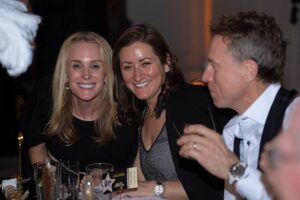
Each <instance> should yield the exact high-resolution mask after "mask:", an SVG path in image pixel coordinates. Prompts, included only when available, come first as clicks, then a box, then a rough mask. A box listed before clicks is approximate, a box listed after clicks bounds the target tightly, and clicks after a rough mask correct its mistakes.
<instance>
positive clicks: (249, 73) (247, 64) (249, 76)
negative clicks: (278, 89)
mask: <svg viewBox="0 0 300 200" xmlns="http://www.w3.org/2000/svg"><path fill="white" fill-rule="evenodd" d="M257 73H258V64H257V63H256V62H255V61H254V60H252V59H247V60H244V61H243V62H242V74H243V77H244V78H245V80H246V81H251V80H254V79H256V77H257Z"/></svg>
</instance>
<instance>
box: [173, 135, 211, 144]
mask: <svg viewBox="0 0 300 200" xmlns="http://www.w3.org/2000/svg"><path fill="white" fill-rule="evenodd" d="M194 143H197V144H198V145H201V146H203V147H207V146H208V145H209V141H208V139H207V138H205V137H202V136H199V135H195V134H190V135H184V136H182V137H180V138H179V139H178V140H177V144H178V145H179V146H184V145H187V144H188V145H189V146H191V147H192V146H193V144H194Z"/></svg>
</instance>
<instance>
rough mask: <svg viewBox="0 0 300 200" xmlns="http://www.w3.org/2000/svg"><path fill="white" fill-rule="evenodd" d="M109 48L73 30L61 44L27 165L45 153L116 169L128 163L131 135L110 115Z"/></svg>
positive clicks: (127, 127)
mask: <svg viewBox="0 0 300 200" xmlns="http://www.w3.org/2000/svg"><path fill="white" fill-rule="evenodd" d="M111 57H112V49H111V47H110V45H109V44H108V43H107V41H106V40H105V39H104V38H102V37H101V36H100V35H98V34H96V33H93V32H77V33H74V34H72V35H71V36H70V37H68V38H67V39H66V40H65V42H64V43H63V45H62V47H61V49H60V52H59V55H58V59H57V63H56V66H55V72H54V76H53V81H52V110H51V116H50V120H49V122H48V124H47V127H45V135H44V137H42V138H43V140H41V141H40V143H39V144H37V145H35V146H33V147H31V148H30V149H29V154H30V158H31V163H35V162H39V161H42V160H44V159H45V158H46V157H50V158H51V159H54V160H68V161H72V160H74V161H79V163H80V168H81V170H84V168H85V166H86V165H87V164H89V163H95V162H109V163H112V164H113V165H114V166H115V167H116V168H123V167H128V166H130V165H131V164H132V162H133V158H132V157H133V156H132V155H134V151H135V146H136V144H137V142H136V141H137V139H136V136H137V133H136V129H134V128H133V127H132V126H130V125H129V124H124V123H123V124H121V123H119V122H118V120H117V117H116V105H115V102H114V99H113V82H114V76H113V72H112V66H111V65H112V63H111V62H112V61H111V59H112V58H111Z"/></svg>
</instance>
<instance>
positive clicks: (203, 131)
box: [183, 124, 220, 138]
mask: <svg viewBox="0 0 300 200" xmlns="http://www.w3.org/2000/svg"><path fill="white" fill-rule="evenodd" d="M183 132H184V134H197V135H199V136H202V137H208V138H212V137H216V135H220V134H219V133H217V132H216V131H214V130H213V129H210V128H208V127H206V126H203V125H201V124H193V125H189V126H186V127H185V128H184V130H183Z"/></svg>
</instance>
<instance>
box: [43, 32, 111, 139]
mask: <svg viewBox="0 0 300 200" xmlns="http://www.w3.org/2000/svg"><path fill="white" fill-rule="evenodd" d="M81 41H83V42H87V43H95V44H97V45H98V47H99V49H100V52H101V54H102V57H103V61H104V70H105V72H106V78H105V79H106V81H105V84H104V85H103V87H102V89H101V92H100V95H99V96H98V97H97V102H96V107H95V108H97V110H96V116H97V117H96V120H95V121H94V125H95V133H96V137H95V141H96V142H98V143H107V142H109V141H110V140H111V139H112V138H114V137H115V134H114V127H115V125H116V108H115V103H114V100H113V82H114V76H113V71H112V49H111V47H110V45H109V44H108V43H107V41H106V40H105V39H104V38H103V37H101V36H100V35H98V34H96V33H94V32H77V33H74V34H72V35H71V36H69V37H68V38H67V39H66V40H65V41H64V43H63V45H62V47H61V49H60V52H59V55H58V59H57V62H56V65H55V71H54V77H53V81H52V98H53V110H52V114H51V118H50V121H49V123H48V128H47V135H48V136H53V135H58V136H59V137H60V138H61V139H62V140H63V141H64V142H65V143H67V144H72V143H74V142H75V141H76V140H77V134H76V131H75V128H74V125H73V115H72V94H71V92H70V90H66V83H67V70H66V66H67V59H68V52H69V49H70V46H71V45H72V44H74V43H76V42H81Z"/></svg>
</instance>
